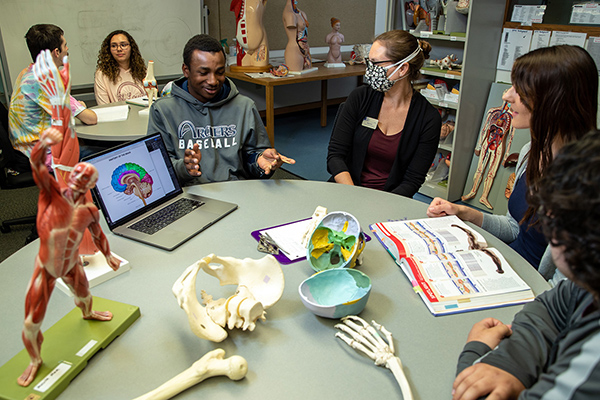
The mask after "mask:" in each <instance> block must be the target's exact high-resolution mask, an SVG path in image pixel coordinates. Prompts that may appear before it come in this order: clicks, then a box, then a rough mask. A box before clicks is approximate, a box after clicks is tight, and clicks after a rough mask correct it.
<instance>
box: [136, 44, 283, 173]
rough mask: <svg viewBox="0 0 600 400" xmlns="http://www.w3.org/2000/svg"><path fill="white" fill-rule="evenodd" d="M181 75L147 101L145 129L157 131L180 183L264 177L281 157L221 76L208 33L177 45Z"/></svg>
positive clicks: (219, 53) (250, 108)
mask: <svg viewBox="0 0 600 400" xmlns="http://www.w3.org/2000/svg"><path fill="white" fill-rule="evenodd" d="M182 70H183V75H184V77H183V78H181V79H179V80H177V81H175V82H174V83H173V85H172V89H171V94H170V95H168V96H165V97H161V98H160V99H158V100H157V101H156V102H155V103H153V104H152V107H150V119H149V121H148V133H155V132H160V133H161V134H162V137H163V138H164V140H165V144H166V146H167V150H168V152H169V156H170V157H171V160H172V161H173V165H174V167H175V172H176V173H177V177H178V178H179V180H180V181H181V182H182V184H186V185H192V184H199V183H206V182H220V181H229V180H238V179H249V178H262V177H269V176H270V175H271V174H272V173H273V172H274V171H275V169H277V168H279V167H280V166H281V164H282V163H283V162H284V161H285V162H287V163H294V162H295V161H294V160H292V159H290V158H287V157H284V156H283V155H281V154H279V153H278V152H277V150H275V149H273V148H269V138H268V137H267V132H266V130H265V127H264V125H263V123H262V120H261V119H260V116H259V114H258V110H257V109H256V105H255V104H254V102H253V101H252V100H250V99H249V98H248V97H246V96H243V95H241V94H240V93H239V92H238V90H237V87H236V86H235V84H234V83H233V81H231V80H230V79H229V78H226V77H225V53H224V51H223V47H222V46H221V44H220V43H219V42H218V41H217V40H216V39H214V38H212V37H210V36H208V35H196V36H194V37H192V38H191V39H190V40H189V41H188V42H187V44H186V45H185V48H184V50H183V66H182Z"/></svg>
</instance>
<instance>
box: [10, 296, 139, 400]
mask: <svg viewBox="0 0 600 400" xmlns="http://www.w3.org/2000/svg"><path fill="white" fill-rule="evenodd" d="M94 310H99V311H107V310H108V311H110V312H112V313H113V319H112V320H111V321H90V320H85V319H83V318H82V316H81V310H80V309H79V308H78V307H75V308H74V309H73V310H71V311H70V312H69V313H68V314H67V315H65V316H64V317H63V318H62V319H60V321H58V322H57V323H56V324H54V325H53V326H51V327H50V328H48V329H47V330H46V331H45V332H44V344H43V345H42V359H43V360H44V363H43V364H42V365H41V366H40V369H39V370H38V373H37V376H36V377H35V379H34V381H33V382H31V384H30V385H29V386H27V387H22V386H19V384H17V378H18V377H19V376H21V374H22V373H23V371H25V368H27V365H29V361H30V359H29V354H28V353H27V351H26V350H25V348H23V350H22V351H21V352H19V354H17V355H16V356H14V357H13V358H12V359H11V360H10V361H8V362H7V363H6V364H4V365H3V366H2V367H0V399H6V400H25V399H30V400H38V399H39V400H41V399H47V400H52V399H55V398H57V397H58V395H60V394H61V393H62V392H63V391H64V390H65V389H66V388H67V386H69V383H70V382H71V381H72V380H73V379H74V378H75V377H76V376H77V375H78V374H79V373H80V372H81V371H82V370H83V368H85V366H86V365H87V363H88V361H89V360H90V359H91V358H92V357H93V356H94V355H95V354H96V353H97V352H98V351H99V350H102V349H104V348H105V347H106V346H108V345H109V344H110V343H111V342H112V341H113V340H114V339H115V338H116V337H117V336H119V335H121V334H122V333H123V332H125V330H127V328H129V327H130V326H131V324H133V322H134V321H135V320H136V319H138V318H139V316H140V309H139V307H136V306H132V305H129V304H124V303H119V302H116V301H112V300H107V299H103V298H101V297H94ZM20 334H21V333H20V332H15V335H20ZM94 341H95V342H96V343H94ZM77 353H80V355H77ZM69 365H70V367H69ZM59 366H60V367H59ZM57 367H58V370H60V369H61V368H62V369H67V367H68V369H67V370H66V372H65V373H64V374H62V376H60V378H58V379H56V380H55V381H53V378H51V376H56V375H60V373H57V371H58V370H57ZM55 370H57V371H55ZM53 371H55V373H54V374H52V375H49V374H50V373H52V372H53ZM43 380H45V381H44V382H46V385H45V386H48V388H47V390H45V391H44V392H41V391H38V390H36V387H37V385H38V384H39V383H40V382H42V381H43ZM52 381H53V383H52V384H49V383H48V382H52ZM38 389H39V387H38Z"/></svg>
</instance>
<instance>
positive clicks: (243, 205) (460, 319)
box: [0, 180, 549, 400]
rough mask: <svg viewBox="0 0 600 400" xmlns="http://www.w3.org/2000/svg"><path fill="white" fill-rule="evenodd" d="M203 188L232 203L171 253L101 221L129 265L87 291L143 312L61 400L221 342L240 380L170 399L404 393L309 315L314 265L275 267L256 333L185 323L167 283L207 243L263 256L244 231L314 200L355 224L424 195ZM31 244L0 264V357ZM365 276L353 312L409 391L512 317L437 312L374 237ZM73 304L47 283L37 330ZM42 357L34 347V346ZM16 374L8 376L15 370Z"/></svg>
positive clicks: (136, 380)
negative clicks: (280, 275)
mask: <svg viewBox="0 0 600 400" xmlns="http://www.w3.org/2000/svg"><path fill="white" fill-rule="evenodd" d="M189 190H190V191H192V192H195V193H198V194H202V195H204V196H209V197H214V198H218V199H221V200H226V201H230V202H234V203H237V204H238V205H239V209H238V210H236V211H234V212H233V213H232V214H230V215H229V216H227V217H226V218H224V219H223V220H221V221H219V222H218V223H216V224H215V225H214V226H212V227H210V228H209V229H208V230H206V231H204V232H202V233H200V234H199V235H198V236H196V237H194V238H193V239H191V240H190V241H188V242H187V243H185V244H184V245H182V246H181V247H179V248H178V249H176V250H175V251H173V252H167V251H164V250H160V249H156V248H153V247H150V246H147V245H144V244H140V243H137V242H133V241H130V240H127V239H124V238H120V237H118V236H115V235H113V234H112V233H110V232H108V231H107V228H106V225H104V228H105V232H106V233H107V236H108V239H109V242H110V245H111V249H112V250H113V251H114V252H115V253H117V254H118V255H120V256H122V257H124V258H125V259H127V260H129V262H130V264H131V266H132V268H131V270H130V271H127V272H125V273H124V274H122V275H120V276H117V277H115V278H114V279H111V280H109V281H107V282H104V283H102V284H100V285H98V286H96V287H95V288H93V289H92V294H93V295H94V296H99V297H104V298H108V299H111V300H115V301H120V302H123V303H128V304H133V305H137V306H139V307H140V310H141V314H142V316H141V317H140V318H139V319H138V320H137V321H136V322H134V323H133V325H132V326H131V327H130V328H129V329H128V330H127V331H125V333H124V334H123V335H121V336H120V337H118V338H117V339H116V340H115V341H114V342H113V343H111V344H110V345H109V346H108V347H107V348H106V349H105V350H104V351H101V352H100V353H98V354H97V355H96V356H95V357H94V358H92V360H91V361H90V363H89V364H88V366H87V367H86V368H85V369H84V370H83V371H82V372H81V374H80V375H79V376H78V377H77V378H75V379H74V380H73V381H72V382H71V384H70V386H69V387H68V388H67V389H66V390H65V391H64V392H63V394H62V395H61V396H60V398H61V399H81V398H86V399H107V398H110V399H130V398H134V397H136V396H139V395H141V394H143V393H146V392H148V391H150V390H152V389H154V388H156V387H157V386H159V385H160V384H162V383H163V382H165V381H167V380H168V379H170V378H172V377H173V376H175V375H177V374H178V373H180V372H182V371H183V370H185V369H187V368H188V367H190V365H191V364H192V363H193V362H195V361H196V360H197V359H199V358H200V357H201V356H202V355H204V354H205V353H207V352H208V351H210V350H213V349H215V348H223V349H224V350H225V351H226V357H229V356H231V355H234V354H237V355H240V356H242V357H244V358H246V360H247V361H248V374H247V376H246V378H245V379H243V380H241V381H237V382H233V381H230V380H229V379H227V378H223V377H217V378H211V379H209V380H206V381H204V382H202V383H201V384H199V385H198V386H195V387H193V388H191V389H189V390H187V391H186V392H184V393H182V394H181V395H179V397H177V398H178V399H187V398H190V399H191V398H199V397H200V396H202V397H206V398H215V399H216V398H218V399H223V400H225V399H240V398H244V399H275V398H286V399H302V400H305V399H321V398H345V399H359V398H363V399H364V398H381V399H389V398H401V392H400V389H399V387H398V385H397V384H396V381H395V380H394V377H393V375H392V373H391V372H390V371H389V370H387V369H385V368H381V367H377V366H375V365H374V363H373V361H372V360H371V359H369V358H367V357H366V356H363V355H362V354H361V353H358V352H356V351H354V350H353V349H351V348H350V347H348V346H347V345H345V344H344V343H342V342H341V341H340V340H339V339H336V338H335V337H334V334H335V332H336V329H334V328H333V326H334V324H335V323H336V322H337V321H336V320H330V319H325V318H321V317H317V316H315V315H314V314H312V313H311V312H310V311H308V310H307V309H306V308H305V307H304V306H303V305H302V302H301V300H300V298H299V295H298V285H299V284H300V283H301V282H302V280H304V279H305V278H307V277H308V276H310V275H311V274H312V273H313V270H312V269H311V267H310V266H309V264H308V262H307V261H306V260H302V261H300V262H297V263H293V264H290V265H282V269H283V271H284V274H285V284H286V287H285V290H284V293H283V297H282V298H281V300H279V302H278V303H276V304H275V305H274V306H273V307H272V308H270V309H269V310H267V320H266V321H264V322H263V321H260V322H258V323H257V326H256V329H255V330H254V331H253V332H248V331H240V330H233V331H230V332H229V337H228V338H227V339H225V340H224V341H223V342H221V343H212V342H210V341H207V340H203V339H199V338H197V337H196V336H194V334H193V333H192V332H191V330H190V328H189V325H188V322H187V317H186V315H185V313H184V312H183V310H181V309H180V308H179V307H178V305H177V301H176V299H175V297H174V296H173V294H172V293H171V287H172V285H173V283H174V282H175V280H176V279H177V278H178V277H179V276H180V274H181V273H182V272H183V271H184V269H185V268H186V267H187V266H189V265H190V264H192V263H194V262H195V261H197V260H198V259H199V258H202V257H204V256H206V255H208V254H210V253H215V254H217V255H221V256H232V257H236V258H244V257H251V258H261V257H262V256H263V255H264V254H263V253H260V252H258V251H257V250H256V245H257V243H256V242H255V241H254V240H253V239H252V238H251V236H250V232H251V231H253V230H256V229H261V228H265V227H269V226H273V225H279V224H282V223H286V222H291V221H294V220H298V219H302V218H307V217H310V216H311V215H312V213H313V211H314V209H315V208H316V207H317V206H319V205H321V206H324V207H327V208H328V210H329V211H346V212H349V213H351V214H353V215H354V216H355V217H356V218H357V219H358V221H359V222H360V223H361V226H362V227H363V229H364V230H368V226H369V225H370V224H373V223H376V222H381V221H387V220H388V219H403V218H409V219H413V218H424V217H425V216H426V214H425V211H426V207H427V205H426V204H424V203H421V202H418V201H415V200H411V199H406V198H404V197H400V196H397V195H393V194H389V193H385V192H380V191H376V190H371V189H366V188H361V187H351V186H345V185H338V184H333V183H324V182H311V181H299V180H293V181H285V180H281V181H277V180H270V181H239V182H225V183H216V184H206V185H201V186H196V187H193V188H190V189H189ZM483 234H484V236H485V237H486V240H488V242H489V244H490V246H492V247H496V248H498V249H500V250H501V251H502V252H503V254H504V256H505V257H506V259H507V260H508V262H509V263H510V264H511V265H512V266H513V268H514V269H515V270H516V271H517V272H518V273H519V275H520V276H521V277H522V278H523V279H524V280H525V281H526V282H527V283H528V284H529V285H530V286H531V287H532V289H533V291H534V293H535V294H539V293H541V292H542V291H544V290H546V289H547V288H548V287H549V286H548V285H547V283H546V282H545V281H544V279H543V278H542V277H541V276H540V275H539V274H538V273H537V272H536V271H535V270H534V269H533V268H532V267H531V266H530V265H529V264H527V263H526V262H525V261H524V260H523V259H522V258H521V257H520V256H519V255H518V254H517V253H515V252H514V251H513V250H512V249H510V248H509V247H508V246H506V245H505V244H503V243H502V242H501V241H500V240H498V239H496V238H495V237H493V236H491V235H489V234H487V233H485V232H483ZM38 247H39V242H38V241H35V242H33V243H32V244H30V245H28V246H26V247H25V248H23V249H21V250H20V251H18V252H17V253H15V254H14V255H12V256H11V257H9V258H8V259H7V260H5V261H4V262H3V263H2V264H0V274H1V276H2V277H3V279H2V280H0V299H1V300H2V304H3V307H2V310H3V312H2V324H0V337H2V344H1V345H0V363H5V362H6V361H8V360H9V359H10V358H11V357H13V356H14V355H15V354H17V353H18V352H19V351H20V350H21V349H22V348H23V344H22V342H21V327H22V323H23V302H24V297H25V296H24V294H25V289H26V287H27V283H28V281H29V278H30V277H31V273H32V270H33V260H34V256H35V254H36V252H37V249H38ZM359 269H360V270H361V271H363V272H364V273H366V274H367V275H368V276H369V277H370V278H371V279H372V282H373V289H372V293H371V296H370V298H369V301H368V303H367V306H366V308H365V310H364V311H363V312H362V314H361V317H363V318H364V319H366V320H367V321H370V320H375V321H377V322H379V323H381V324H383V325H384V326H385V327H386V328H387V329H388V330H389V331H391V332H392V333H393V335H394V344H395V347H396V355H398V356H399V357H400V358H401V360H402V362H403V365H404V370H405V372H406V375H407V378H408V381H409V383H410V385H411V387H412V390H413V393H414V396H415V398H416V399H428V400H429V399H449V398H450V397H451V395H450V392H451V386H452V382H453V380H454V373H455V366H456V360H457V357H458V355H459V353H460V351H461V349H462V347H463V345H464V341H465V339H466V336H467V333H468V332H469V330H470V328H471V326H472V325H473V323H475V322H477V321H479V320H481V319H483V318H485V317H488V316H493V317H495V318H498V319H500V320H502V321H503V322H505V323H510V322H511V320H512V317H513V315H514V314H515V313H516V312H517V311H518V310H519V309H520V308H521V307H520V306H513V307H505V308H498V309H493V310H486V311H476V312H469V313H464V314H459V315H451V316H442V317H434V316H433V315H431V314H430V313H429V311H428V310H427V308H426V307H425V305H424V304H423V303H422V301H421V299H420V298H419V297H418V296H417V295H416V294H415V293H414V292H413V290H412V287H411V285H410V283H409V282H408V280H407V279H406V278H405V276H404V274H403V273H402V271H401V270H400V269H399V268H398V267H397V266H396V264H395V263H394V261H393V260H392V258H391V257H390V255H389V254H388V253H387V252H386V251H385V250H384V249H383V247H382V246H381V244H380V243H378V241H377V239H375V238H373V240H371V241H370V242H368V243H367V246H366V249H365V251H364V263H363V265H362V266H360V267H359ZM201 289H205V290H206V291H207V292H208V293H209V294H212V295H213V296H215V298H220V297H227V296H229V295H231V294H232V293H233V290H234V289H235V286H226V287H224V288H220V287H219V286H218V281H217V280H216V279H214V278H212V277H210V276H208V275H206V274H203V273H202V272H200V274H199V276H198V281H197V292H198V295H199V292H200V290H201ZM72 308H73V300H72V298H70V297H68V296H67V295H65V294H64V293H62V292H61V291H58V290H55V292H54V293H53V295H52V297H51V299H50V304H49V307H48V313H47V315H46V318H45V320H44V323H43V326H42V330H46V329H47V328H48V327H50V326H52V325H53V324H54V323H55V322H56V321H57V320H59V319H60V318H61V317H63V316H64V315H65V314H66V313H67V312H68V311H70V310H71V309H72ZM42 356H43V347H42ZM16 378H17V377H16V376H15V380H16Z"/></svg>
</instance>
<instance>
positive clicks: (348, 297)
mask: <svg viewBox="0 0 600 400" xmlns="http://www.w3.org/2000/svg"><path fill="white" fill-rule="evenodd" d="M298 292H299V293H300V298H301V299H302V303H304V306H305V307H306V308H308V309H309V310H310V311H312V312H313V313H314V314H316V315H318V316H321V317H325V318H336V319H337V318H343V317H345V316H347V315H357V314H359V313H360V312H361V311H362V310H364V308H365V306H366V305H367V300H368V299H369V294H370V293H371V278H369V277H368V276H367V275H366V274H364V273H363V272H361V271H358V270H356V269H348V268H336V269H327V270H324V271H321V272H317V273H316V274H314V275H312V276H311V277H309V278H306V279H305V280H304V281H303V282H302V283H301V284H300V287H299V288H298Z"/></svg>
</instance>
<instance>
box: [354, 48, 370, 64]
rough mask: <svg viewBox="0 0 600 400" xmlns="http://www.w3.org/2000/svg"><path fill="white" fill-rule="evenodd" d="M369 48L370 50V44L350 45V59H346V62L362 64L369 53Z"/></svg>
mask: <svg viewBox="0 0 600 400" xmlns="http://www.w3.org/2000/svg"><path fill="white" fill-rule="evenodd" d="M369 50H371V46H370V45H366V44H355V45H354V46H352V52H351V53H350V61H348V64H350V65H354V64H364V63H365V59H366V58H367V56H368V55H369Z"/></svg>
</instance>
